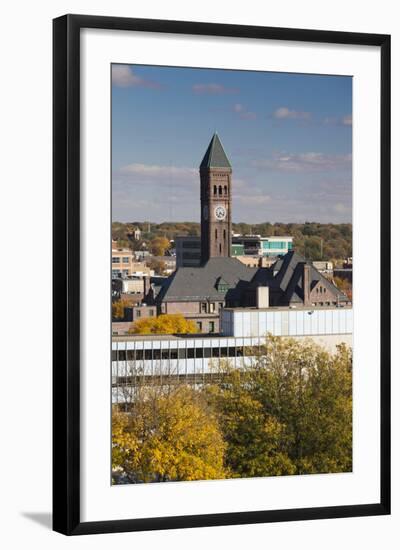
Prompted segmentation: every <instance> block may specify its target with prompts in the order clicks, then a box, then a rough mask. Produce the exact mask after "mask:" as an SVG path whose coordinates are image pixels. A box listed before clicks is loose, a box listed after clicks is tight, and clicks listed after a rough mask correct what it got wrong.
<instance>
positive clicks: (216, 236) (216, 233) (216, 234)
mask: <svg viewBox="0 0 400 550" xmlns="http://www.w3.org/2000/svg"><path fill="white" fill-rule="evenodd" d="M215 238H216V239H217V238H218V231H217V230H215Z"/></svg>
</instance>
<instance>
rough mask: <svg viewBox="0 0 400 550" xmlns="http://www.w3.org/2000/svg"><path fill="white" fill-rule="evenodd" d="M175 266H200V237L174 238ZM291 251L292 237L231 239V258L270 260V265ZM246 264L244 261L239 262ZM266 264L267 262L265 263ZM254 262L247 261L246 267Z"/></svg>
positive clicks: (256, 236)
mask: <svg viewBox="0 0 400 550" xmlns="http://www.w3.org/2000/svg"><path fill="white" fill-rule="evenodd" d="M175 246H176V266H177V267H198V266H200V264H201V237H199V236H185V237H180V236H178V237H176V238H175ZM292 249H293V237H280V236H276V237H260V236H259V235H234V236H233V237H232V243H231V249H230V250H231V252H230V256H231V257H232V258H237V257H239V256H240V257H241V258H244V257H246V256H249V257H250V258H255V257H258V258H260V257H262V258H271V262H269V263H270V264H271V263H272V262H273V261H274V260H275V259H276V257H277V256H284V255H285V254H287V253H288V252H290V251H291V250H292ZM241 261H243V263H246V261H245V260H241ZM267 263H268V262H267ZM253 264H254V261H252V260H249V262H248V265H253Z"/></svg>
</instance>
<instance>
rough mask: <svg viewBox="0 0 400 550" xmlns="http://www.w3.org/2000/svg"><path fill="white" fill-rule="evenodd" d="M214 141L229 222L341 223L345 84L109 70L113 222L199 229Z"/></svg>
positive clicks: (347, 207) (347, 110)
mask: <svg viewBox="0 0 400 550" xmlns="http://www.w3.org/2000/svg"><path fill="white" fill-rule="evenodd" d="M214 131H217V132H218V135H219V137H220V139H221V142H222V144H223V146H224V148H225V151H226V153H227V155H228V158H229V159H230V162H231V164H232V168H233V221H235V222H248V223H251V222H253V223H260V222H265V221H269V222H277V221H280V222H285V223H288V222H304V221H318V222H324V223H328V222H332V223H341V222H351V210H352V196H351V195H352V193H351V178H352V170H351V166H352V163H351V156H352V79H351V77H344V76H321V75H300V74H287V73H267V72H254V71H251V72H250V71H232V70H220V69H189V68H176V67H150V66H140V65H139V66H138V65H129V66H128V65H113V66H112V210H113V214H112V215H113V220H114V221H153V222H162V221H199V219H200V186H199V174H198V167H199V164H200V162H201V159H202V157H203V155H204V152H205V150H206V148H207V146H208V144H209V142H210V139H211V137H212V135H213V133H214Z"/></svg>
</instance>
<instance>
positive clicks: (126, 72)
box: [112, 65, 161, 89]
mask: <svg viewBox="0 0 400 550" xmlns="http://www.w3.org/2000/svg"><path fill="white" fill-rule="evenodd" d="M112 83H113V85H114V86H118V87H119V88H131V87H142V88H156V89H159V88H161V86H160V84H158V83H157V82H153V81H151V80H146V79H144V78H142V77H140V76H138V75H137V74H135V72H134V70H133V68H132V67H130V66H129V65H113V66H112Z"/></svg>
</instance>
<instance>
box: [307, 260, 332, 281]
mask: <svg viewBox="0 0 400 550" xmlns="http://www.w3.org/2000/svg"><path fill="white" fill-rule="evenodd" d="M312 264H313V266H314V267H315V268H316V269H318V271H319V272H320V273H323V274H324V275H326V276H327V277H329V278H332V276H333V262H329V261H325V262H324V261H313V263H312Z"/></svg>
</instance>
